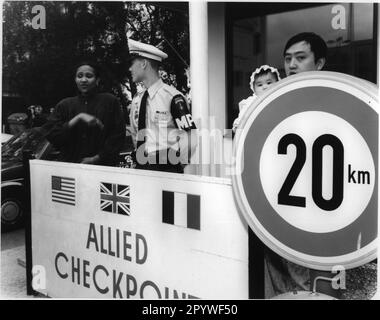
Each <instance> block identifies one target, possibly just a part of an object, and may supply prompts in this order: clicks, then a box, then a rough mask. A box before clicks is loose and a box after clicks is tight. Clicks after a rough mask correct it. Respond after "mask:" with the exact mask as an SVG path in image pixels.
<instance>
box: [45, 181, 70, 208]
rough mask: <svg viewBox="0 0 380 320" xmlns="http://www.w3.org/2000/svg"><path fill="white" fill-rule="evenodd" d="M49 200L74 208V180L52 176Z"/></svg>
mask: <svg viewBox="0 0 380 320" xmlns="http://www.w3.org/2000/svg"><path fill="white" fill-rule="evenodd" d="M51 198H52V201H54V202H59V203H64V204H68V205H71V206H75V179H74V178H66V177H58V176H52V177H51Z"/></svg>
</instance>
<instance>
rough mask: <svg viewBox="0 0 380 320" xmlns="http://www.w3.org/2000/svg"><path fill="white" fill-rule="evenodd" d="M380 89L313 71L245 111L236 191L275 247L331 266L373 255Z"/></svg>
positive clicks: (312, 264)
mask: <svg viewBox="0 0 380 320" xmlns="http://www.w3.org/2000/svg"><path fill="white" fill-rule="evenodd" d="M377 99H378V98H377V88H376V87H375V86H374V85H372V84H370V83H368V82H366V81H364V80H360V79H357V78H354V77H351V76H347V75H343V74H339V73H333V72H321V71H319V72H308V73H302V74H299V75H294V76H291V77H289V78H287V79H285V80H283V81H281V82H279V83H278V85H276V86H274V87H273V88H271V90H268V92H267V93H266V95H265V96H263V97H262V98H260V99H259V100H258V101H256V102H255V104H256V108H251V109H250V110H251V111H248V112H247V113H246V114H245V117H244V118H243V121H242V124H241V128H242V129H240V130H239V131H240V132H239V133H238V134H237V144H236V148H235V155H236V163H237V164H236V167H235V174H234V175H233V178H232V179H233V191H234V195H235V199H236V201H237V205H238V207H239V209H240V211H241V213H242V214H243V216H244V218H245V219H246V221H247V222H248V224H249V225H250V227H251V228H252V230H253V231H254V232H255V233H256V234H257V235H258V237H259V238H260V239H261V240H262V241H263V242H264V243H265V244H266V245H267V246H268V247H270V248H271V249H272V250H274V251H275V252H276V253H278V254H279V255H281V256H283V257H284V258H286V259H288V260H290V261H292V262H295V263H297V264H300V265H303V266H306V267H309V268H312V269H317V270H330V271H331V270H332V268H333V267H334V266H343V267H344V268H346V269H349V268H354V267H357V266H360V265H363V264H365V263H367V262H369V261H371V260H373V259H375V258H376V248H377V246H376V242H377V211H378V199H377V195H378V191H377V188H378V184H377V170H378V113H377V107H378V100H377Z"/></svg>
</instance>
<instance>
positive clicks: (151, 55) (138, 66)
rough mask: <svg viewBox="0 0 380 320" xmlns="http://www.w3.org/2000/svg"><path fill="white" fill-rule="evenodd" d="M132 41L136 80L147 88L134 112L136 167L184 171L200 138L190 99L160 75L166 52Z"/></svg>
mask: <svg viewBox="0 0 380 320" xmlns="http://www.w3.org/2000/svg"><path fill="white" fill-rule="evenodd" d="M128 43H129V53H130V62H131V66H130V68H129V70H130V72H131V75H132V80H133V82H135V83H143V85H144V87H145V88H146V89H145V90H144V91H142V92H138V93H137V94H136V95H135V97H134V98H133V100H132V106H131V111H130V123H131V133H132V139H133V142H134V145H135V161H136V168H138V169H145V170H155V171H167V172H177V173H183V165H184V164H187V163H188V159H190V157H191V154H192V152H193V151H194V149H195V143H196V140H197V139H196V130H194V129H196V126H195V123H194V121H193V119H192V117H191V114H190V111H189V108H188V105H187V100H186V98H185V97H184V96H183V94H182V93H180V92H179V91H178V90H177V89H175V88H174V87H172V86H169V85H167V84H165V83H163V81H162V80H161V78H160V76H159V66H160V63H161V62H162V60H164V59H166V58H167V54H166V53H164V52H163V51H161V50H159V49H158V48H156V47H154V46H152V45H149V44H145V43H142V42H138V41H135V40H132V39H129V40H128Z"/></svg>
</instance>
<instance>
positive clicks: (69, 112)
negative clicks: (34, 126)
mask: <svg viewBox="0 0 380 320" xmlns="http://www.w3.org/2000/svg"><path fill="white" fill-rule="evenodd" d="M81 112H84V113H88V114H90V115H93V116H95V117H96V118H98V119H99V120H100V121H101V122H102V123H103V125H104V128H103V130H101V129H100V128H99V127H88V126H87V125H86V124H85V123H83V122H79V123H78V124H77V125H75V126H74V127H72V128H71V129H69V127H68V122H69V121H70V120H71V119H72V118H74V117H75V116H76V115H77V114H79V113H81ZM43 128H44V129H45V130H46V132H47V139H48V140H49V142H51V143H52V144H53V145H54V146H55V147H57V148H58V149H59V150H60V152H61V160H62V161H65V162H76V163H79V162H81V160H82V159H83V158H84V157H92V156H95V155H96V154H99V157H100V163H99V164H101V165H115V164H117V163H118V155H119V152H120V150H121V148H122V146H123V144H124V139H125V136H126V128H125V121H124V117H123V113H122V110H121V107H120V104H119V101H118V100H117V98H116V97H115V96H113V95H112V94H109V93H93V94H91V95H89V96H86V97H84V96H82V95H78V96H76V97H70V98H66V99H63V100H62V101H60V102H59V103H58V104H57V106H56V107H55V110H54V112H53V113H52V114H51V116H50V117H49V119H48V122H47V123H46V124H45V125H44V127H43Z"/></svg>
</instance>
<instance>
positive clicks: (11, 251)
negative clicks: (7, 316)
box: [0, 229, 33, 300]
mask: <svg viewBox="0 0 380 320" xmlns="http://www.w3.org/2000/svg"><path fill="white" fill-rule="evenodd" d="M0 260H1V269H0V275H1V276H0V299H7V300H8V299H32V298H33V297H32V296H28V295H27V294H26V272H25V233H24V229H19V230H16V231H12V232H8V233H2V234H1V256H0Z"/></svg>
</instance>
